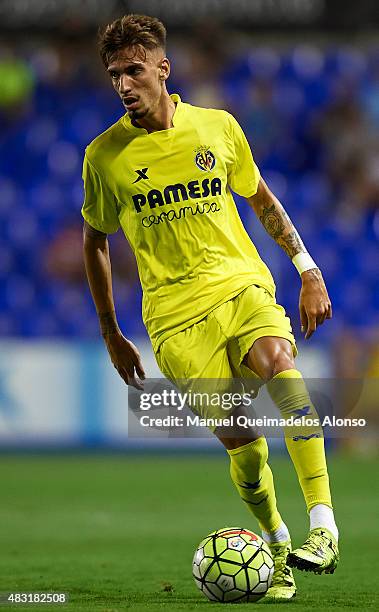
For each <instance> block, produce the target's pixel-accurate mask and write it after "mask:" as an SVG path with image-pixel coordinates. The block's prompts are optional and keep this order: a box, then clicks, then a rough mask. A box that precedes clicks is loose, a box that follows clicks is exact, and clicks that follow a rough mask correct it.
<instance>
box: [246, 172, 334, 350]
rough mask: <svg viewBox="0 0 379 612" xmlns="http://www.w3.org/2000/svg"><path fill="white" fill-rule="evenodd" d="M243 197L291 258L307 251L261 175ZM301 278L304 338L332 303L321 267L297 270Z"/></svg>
mask: <svg viewBox="0 0 379 612" xmlns="http://www.w3.org/2000/svg"><path fill="white" fill-rule="evenodd" d="M246 199H247V201H248V203H249V205H250V206H251V207H252V209H253V210H254V212H255V213H256V215H257V217H258V218H259V220H260V221H261V223H262V225H263V227H264V228H265V230H266V232H267V233H268V234H270V236H271V237H272V238H273V239H274V240H275V242H276V243H277V244H278V245H279V246H280V247H281V248H282V249H283V251H284V252H285V253H286V254H287V255H288V257H289V258H290V259H291V260H293V259H294V257H295V256H296V255H299V254H300V253H304V254H307V249H306V248H305V246H304V243H303V241H302V240H301V238H300V236H299V234H298V232H297V230H296V228H295V226H294V225H293V223H292V221H291V219H290V218H289V216H288V215H287V213H286V211H285V210H284V208H283V206H282V204H281V203H280V202H279V200H278V198H277V197H276V196H275V195H274V194H273V193H272V192H271V191H270V189H269V188H268V187H267V185H266V183H265V181H264V180H263V179H262V178H261V179H260V181H259V185H258V190H257V192H256V193H255V194H254V195H253V196H251V197H249V198H246ZM301 282H302V286H301V291H300V299H299V311H300V320H301V330H302V331H305V339H308V338H310V337H311V336H312V334H313V333H314V331H315V330H316V328H317V326H318V325H321V324H322V323H323V322H324V321H325V319H331V318H332V305H331V302H330V299H329V295H328V292H327V289H326V287H325V283H324V279H323V277H322V274H321V271H320V270H319V268H317V267H316V265H315V267H314V268H311V269H309V270H306V271H304V272H302V273H301Z"/></svg>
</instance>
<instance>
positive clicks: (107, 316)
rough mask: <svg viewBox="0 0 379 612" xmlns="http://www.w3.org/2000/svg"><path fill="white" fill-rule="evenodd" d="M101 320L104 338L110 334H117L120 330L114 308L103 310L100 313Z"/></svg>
mask: <svg viewBox="0 0 379 612" xmlns="http://www.w3.org/2000/svg"><path fill="white" fill-rule="evenodd" d="M99 322H100V329H101V335H102V336H103V337H104V338H106V337H108V336H110V335H111V334H115V333H116V332H118V329H119V327H118V325H117V320H116V313H115V311H114V310H111V311H110V312H103V313H101V314H99Z"/></svg>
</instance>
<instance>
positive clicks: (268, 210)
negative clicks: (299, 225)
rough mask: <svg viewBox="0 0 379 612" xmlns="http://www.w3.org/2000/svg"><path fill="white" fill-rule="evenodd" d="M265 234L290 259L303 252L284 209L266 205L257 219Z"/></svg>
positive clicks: (297, 235)
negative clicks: (268, 235)
mask: <svg viewBox="0 0 379 612" xmlns="http://www.w3.org/2000/svg"><path fill="white" fill-rule="evenodd" d="M259 219H260V221H261V223H262V225H263V227H264V228H265V230H266V232H267V233H268V234H270V236H271V237H272V238H273V239H274V240H275V241H276V242H277V243H278V245H279V246H280V247H282V249H283V250H284V251H285V253H287V255H288V257H290V258H291V259H292V257H295V255H297V254H298V253H301V252H302V251H305V247H304V244H303V242H302V240H301V238H300V236H299V234H298V233H297V231H296V229H295V228H294V226H293V225H292V222H291V220H290V218H289V217H288V215H287V213H286V212H285V210H284V209H281V208H278V206H276V205H275V203H274V204H271V205H270V204H266V205H265V206H264V207H263V210H262V214H261V215H260V217H259Z"/></svg>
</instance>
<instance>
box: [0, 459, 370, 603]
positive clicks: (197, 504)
mask: <svg viewBox="0 0 379 612" xmlns="http://www.w3.org/2000/svg"><path fill="white" fill-rule="evenodd" d="M0 462H1V464H0V465H1V467H0V487H1V489H0V490H1V494H0V592H5V591H18V592H20V591H22V592H25V591H33V592H46V591H48V592H53V591H55V592H62V591H64V592H68V593H69V594H70V603H68V604H67V605H64V606H57V605H55V606H51V605H50V606H49V605H43V606H37V605H29V606H15V605H14V606H8V605H5V606H0V612H1V610H16V609H17V610H32V609H33V610H36V609H38V610H58V609H63V610H75V611H81V610H88V611H92V610H95V611H97V610H102V611H103V612H106V611H107V612H116V611H119V610H135V611H136V612H138V611H143V610H146V611H148V612H160V611H162V610H167V611H169V612H177V611H183V612H188V611H190V610H199V611H201V610H203V611H205V610H207V609H209V610H211V611H213V612H217V611H219V610H223V611H224V612H225V610H226V609H230V606H231V605H232V604H229V605H228V604H217V603H216V604H213V603H210V602H208V601H207V600H206V599H205V597H204V596H203V595H202V594H201V593H200V592H199V591H197V589H196V587H195V585H194V583H193V580H192V576H191V560H192V555H193V552H194V549H195V547H196V546H197V544H198V543H199V541H200V540H201V539H202V538H203V537H204V536H205V535H206V534H207V533H208V532H210V531H212V530H214V529H217V528H221V527H224V526H234V525H238V526H245V527H248V528H250V529H252V530H255V531H256V530H257V524H256V522H255V519H254V518H253V517H251V516H250V515H249V513H248V511H247V510H246V509H245V507H244V506H243V504H242V503H241V502H240V501H239V498H238V496H237V493H236V492H235V490H234V488H233V486H232V484H231V481H230V480H229V473H228V459H227V457H226V456H224V454H220V455H219V454H217V455H196V454H193V455H180V454H179V455H174V454H172V455H151V454H148V455H146V456H143V455H142V454H138V455H94V456H83V455H82V456H57V455H44V456H27V455H24V456H18V457H15V456H11V455H3V456H2V457H1V458H0ZM271 465H272V468H273V471H274V474H275V477H276V488H277V497H278V500H279V508H280V510H281V512H282V514H283V517H284V518H285V520H286V522H287V524H288V525H289V527H290V529H291V532H292V538H293V543H294V544H295V545H298V544H299V543H300V542H301V541H302V539H303V538H304V536H305V535H306V529H307V520H306V514H305V511H304V509H303V501H302V497H301V494H300V491H299V488H298V485H297V481H296V477H295V475H294V471H293V468H292V466H291V464H290V461H289V459H288V458H287V457H273V458H272V460H271ZM329 468H330V475H331V479H332V483H333V490H334V500H335V509H336V514H337V517H338V522H339V526H340V531H341V563H340V565H339V567H338V569H337V571H336V573H335V574H334V575H332V576H315V575H313V574H304V573H299V572H296V578H297V584H298V596H297V597H296V599H295V600H293V602H291V603H289V604H285V605H286V606H287V608H288V609H293V610H294V611H296V612H302V611H305V610H307V611H309V610H317V611H319V610H336V611H337V610H338V611H345V612H346V611H347V610H349V609H350V610H363V611H366V610H370V609H376V610H378V609H379V602H378V598H377V584H378V583H377V570H375V567H377V560H378V541H377V533H378V531H377V524H378V515H377V508H376V505H375V491H374V488H375V482H377V474H378V463H377V462H375V461H372V460H371V461H370V460H364V459H354V458H349V457H346V456H339V455H332V454H331V455H330V457H329ZM375 534H376V539H375ZM241 605H242V606H244V605H247V606H248V607H249V609H251V608H252V607H256V606H258V605H259V606H261V607H262V606H265V607H264V608H263V609H264V610H266V611H267V612H269V611H270V610H274V609H275V610H277V609H278V606H280V605H281V604H268V603H267V604H265V603H264V602H261V603H257V604H240V605H239V606H238V605H237V607H238V609H241V608H240V606H241ZM233 609H236V606H233Z"/></svg>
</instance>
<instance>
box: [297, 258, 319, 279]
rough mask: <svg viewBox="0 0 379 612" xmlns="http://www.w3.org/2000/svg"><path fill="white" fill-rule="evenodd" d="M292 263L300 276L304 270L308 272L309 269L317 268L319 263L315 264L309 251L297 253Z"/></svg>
mask: <svg viewBox="0 0 379 612" xmlns="http://www.w3.org/2000/svg"><path fill="white" fill-rule="evenodd" d="M292 263H293V265H294V266H295V268H296V270H297V271H298V273H299V274H300V276H301V275H302V273H303V272H306V271H307V270H312V269H313V268H317V265H316V264H315V262H314V261H313V259H312V257H311V256H310V255H309V253H298V254H297V255H295V257H293V258H292Z"/></svg>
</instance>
